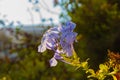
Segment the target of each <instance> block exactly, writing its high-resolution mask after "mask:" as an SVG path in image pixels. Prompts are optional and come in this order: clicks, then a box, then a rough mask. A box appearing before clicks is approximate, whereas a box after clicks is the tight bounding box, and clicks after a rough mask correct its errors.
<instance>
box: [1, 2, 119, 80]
mask: <svg viewBox="0 0 120 80" xmlns="http://www.w3.org/2000/svg"><path fill="white" fill-rule="evenodd" d="M70 20H71V21H73V22H74V23H76V29H75V31H76V32H77V33H78V37H77V40H78V42H77V43H75V44H74V47H75V51H76V52H77V54H78V56H79V57H80V60H81V61H85V60H86V59H88V58H90V60H89V66H90V68H93V69H95V70H97V69H98V66H99V64H101V63H104V62H105V61H106V59H107V51H108V50H111V51H114V52H120V37H119V36H120V0H0V80H87V77H86V76H87V75H86V74H85V72H84V71H82V70H79V69H78V70H75V68H74V67H72V66H70V65H68V64H65V63H63V62H59V64H58V65H57V66H56V67H50V65H49V59H50V58H51V57H52V56H53V52H52V51H49V50H47V51H46V52H44V53H38V52H37V49H38V48H37V47H38V45H39V44H40V41H41V37H42V35H43V34H44V32H45V31H46V30H48V29H49V28H51V27H54V26H58V25H60V24H64V23H65V22H67V21H70Z"/></svg>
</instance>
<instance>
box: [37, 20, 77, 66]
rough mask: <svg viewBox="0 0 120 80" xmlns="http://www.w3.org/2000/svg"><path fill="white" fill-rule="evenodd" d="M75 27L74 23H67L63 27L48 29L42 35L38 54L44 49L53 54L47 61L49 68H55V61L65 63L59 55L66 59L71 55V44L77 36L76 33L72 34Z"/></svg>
mask: <svg viewBox="0 0 120 80" xmlns="http://www.w3.org/2000/svg"><path fill="white" fill-rule="evenodd" d="M75 26H76V25H75V24H74V23H72V22H67V23H66V25H65V26H59V27H54V28H50V29H49V30H48V31H47V32H46V33H45V34H44V35H43V37H42V40H41V45H39V46H38V52H44V51H45V50H46V49H49V50H53V51H54V52H55V53H54V56H53V57H52V58H51V59H50V61H49V63H50V66H56V65H57V60H61V61H63V62H66V61H64V59H63V57H62V56H61V54H65V55H66V56H67V57H70V56H72V55H73V50H74V48H73V43H74V41H75V40H76V36H77V33H75V32H73V30H74V28H75ZM66 63H68V62H66Z"/></svg>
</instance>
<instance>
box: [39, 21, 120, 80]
mask: <svg viewBox="0 0 120 80" xmlns="http://www.w3.org/2000/svg"><path fill="white" fill-rule="evenodd" d="M75 26H76V25H75V23H73V22H67V23H66V24H65V25H63V26H59V27H53V28H50V29H49V30H48V31H47V32H46V33H45V34H44V35H43V37H42V40H41V44H40V45H39V46H38V52H44V51H45V50H46V49H49V50H52V51H54V56H53V57H52V58H51V59H50V60H49V63H50V66H51V67H53V66H56V65H57V63H58V62H57V60H60V61H62V62H65V63H67V64H70V65H72V66H75V67H77V68H80V67H82V69H83V70H85V71H86V73H87V74H89V75H88V78H90V79H92V80H93V78H95V79H98V80H104V79H106V78H107V76H112V77H113V79H114V80H117V78H116V76H115V74H116V73H117V72H118V71H119V69H118V68H116V67H115V66H114V67H113V66H111V64H112V61H111V59H110V60H109V61H108V63H107V64H106V63H105V64H100V65H99V68H100V69H99V70H98V71H97V72H95V71H94V70H93V69H89V67H88V62H87V61H85V62H80V60H79V57H78V56H77V54H76V52H75V50H74V46H73V43H74V42H76V41H77V40H76V37H77V33H76V32H74V29H75ZM111 69H112V70H111ZM108 80H109V79H108Z"/></svg>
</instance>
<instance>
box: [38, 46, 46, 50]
mask: <svg viewBox="0 0 120 80" xmlns="http://www.w3.org/2000/svg"><path fill="white" fill-rule="evenodd" d="M45 50H46V46H45V45H43V44H41V45H39V46H38V52H44V51H45Z"/></svg>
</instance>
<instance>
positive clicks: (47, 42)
mask: <svg viewBox="0 0 120 80" xmlns="http://www.w3.org/2000/svg"><path fill="white" fill-rule="evenodd" d="M58 38H59V35H58V31H57V28H56V27H55V28H51V29H49V30H48V31H47V32H46V33H45V34H44V35H43V37H42V40H41V45H39V46H38V52H44V51H45V50H46V49H50V50H55V48H56V47H57V46H58V45H57V44H58V41H57V40H58Z"/></svg>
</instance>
